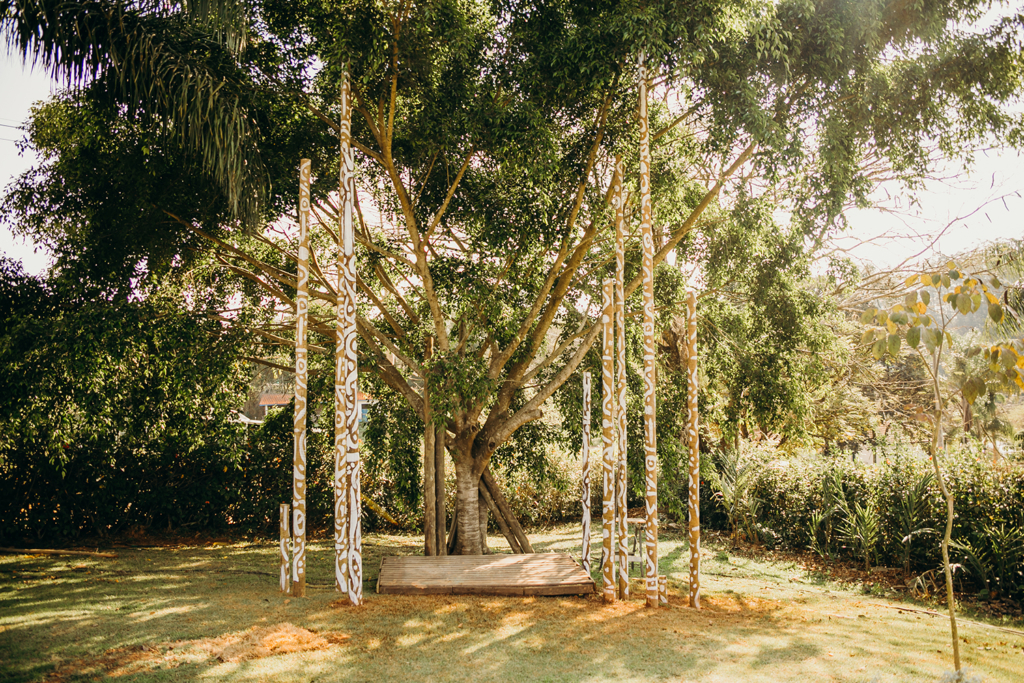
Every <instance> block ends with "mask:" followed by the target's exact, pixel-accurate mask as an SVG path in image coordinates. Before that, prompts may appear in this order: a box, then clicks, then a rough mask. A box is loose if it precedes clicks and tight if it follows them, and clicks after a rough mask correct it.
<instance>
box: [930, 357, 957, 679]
mask: <svg viewBox="0 0 1024 683" xmlns="http://www.w3.org/2000/svg"><path fill="white" fill-rule="evenodd" d="M941 353H942V351H941V348H940V349H939V350H938V354H941ZM940 358H941V356H940V355H936V357H935V365H934V367H933V368H932V388H933V390H934V392H935V433H934V437H933V439H932V444H933V447H932V467H933V468H934V469H935V479H936V480H937V481H938V482H939V490H940V491H941V492H942V497H943V499H945V501H946V530H945V533H944V534H943V535H942V569H943V571H944V573H945V575H946V605H947V607H948V608H949V630H950V636H951V638H952V642H953V666H954V668H955V669H956V672H957V675H958V676H959V675H960V673H961V672H960V636H959V635H958V634H957V628H956V601H955V600H954V596H953V570H952V568H951V567H950V564H949V542H950V539H951V538H952V535H953V494H952V493H950V491H949V489H948V488H947V487H946V480H945V479H944V478H943V476H942V468H941V467H939V454H940V453H941V452H942V451H943V450H945V447H946V444H945V436H944V435H943V433H942V395H941V393H940V391H939V359H940Z"/></svg>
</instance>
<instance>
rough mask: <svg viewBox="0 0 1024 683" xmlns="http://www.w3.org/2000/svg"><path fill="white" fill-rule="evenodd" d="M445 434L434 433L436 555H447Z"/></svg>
mask: <svg viewBox="0 0 1024 683" xmlns="http://www.w3.org/2000/svg"><path fill="white" fill-rule="evenodd" d="M446 436H447V432H446V430H445V428H444V427H438V428H437V429H436V430H435V432H434V511H435V512H434V518H435V519H436V522H437V523H436V527H435V529H436V530H435V533H436V534H437V542H436V543H437V554H438V555H447V554H448V544H447V543H446V540H447V536H448V506H447V501H446V500H445V498H446V493H445V471H444V470H445V466H444V449H445V437H446Z"/></svg>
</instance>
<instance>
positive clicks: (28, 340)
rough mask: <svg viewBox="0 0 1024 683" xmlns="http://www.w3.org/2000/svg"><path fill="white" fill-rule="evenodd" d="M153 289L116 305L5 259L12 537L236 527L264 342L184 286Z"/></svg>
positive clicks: (5, 481) (1, 284) (2, 439)
mask: <svg viewBox="0 0 1024 683" xmlns="http://www.w3.org/2000/svg"><path fill="white" fill-rule="evenodd" d="M149 294H150V296H147V297H146V298H144V299H141V300H135V301H124V300H119V299H118V300H113V301H112V300H110V299H109V298H107V297H106V296H105V294H104V293H103V292H96V291H90V290H88V289H85V290H83V289H82V288H81V286H80V285H79V284H78V283H75V282H71V283H69V282H67V281H64V280H61V279H59V278H53V279H50V280H46V281H43V280H39V279H37V278H34V277H30V276H26V275H25V274H24V273H23V272H21V271H20V268H19V267H17V266H16V265H15V264H13V262H11V261H10V260H8V259H6V258H5V259H2V260H0V322H2V325H0V384H2V385H3V387H4V390H3V391H2V392H0V501H2V502H0V522H2V525H0V526H2V528H3V532H2V535H3V537H4V538H8V539H11V540H15V542H22V541H24V540H27V539H39V538H47V539H58V540H65V539H69V538H73V537H76V536H78V535H80V534H99V535H103V534H106V533H110V532H115V531H118V530H123V529H125V528H127V527H129V526H132V525H144V526H149V525H160V526H164V525H165V526H167V527H172V526H173V527H177V526H179V525H186V524H189V525H200V526H206V525H213V524H223V523H225V522H226V519H225V517H226V514H225V511H226V509H227V508H229V507H230V506H231V505H232V504H233V503H234V502H236V498H235V496H236V495H237V492H236V491H235V490H234V489H233V488H232V487H231V486H228V481H229V480H230V479H231V478H232V477H233V475H234V474H235V471H236V470H237V469H241V467H242V463H243V462H244V461H245V457H243V451H244V446H245V435H244V429H245V428H244V427H243V426H242V425H240V424H238V423H237V422H236V421H234V420H233V413H234V411H233V408H234V406H235V405H236V402H237V399H238V396H239V394H240V392H242V391H244V388H245V387H246V386H247V382H248V371H247V369H246V367H245V363H243V362H242V361H241V359H240V356H241V355H243V354H246V353H251V351H250V349H251V347H252V342H251V340H249V339H248V338H247V336H246V335H245V334H244V333H243V332H242V330H240V329H233V328H231V327H225V326H223V325H221V324H220V323H218V322H216V321H214V320H211V319H210V318H209V317H208V316H206V315H205V314H204V312H203V311H202V309H201V307H198V306H197V307H196V308H195V309H193V310H189V309H187V308H185V307H183V306H182V303H181V299H182V297H181V293H180V291H177V290H174V289H173V288H168V290H164V291H158V292H150V293H149Z"/></svg>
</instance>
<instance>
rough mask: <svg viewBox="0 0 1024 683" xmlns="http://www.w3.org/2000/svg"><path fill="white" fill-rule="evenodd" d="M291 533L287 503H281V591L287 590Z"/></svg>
mask: <svg viewBox="0 0 1024 683" xmlns="http://www.w3.org/2000/svg"><path fill="white" fill-rule="evenodd" d="M290 540H291V533H290V532H289V530H288V503H281V592H282V593H287V592H288V588H289V586H288V579H289V578H290V574H289V572H288V541H290Z"/></svg>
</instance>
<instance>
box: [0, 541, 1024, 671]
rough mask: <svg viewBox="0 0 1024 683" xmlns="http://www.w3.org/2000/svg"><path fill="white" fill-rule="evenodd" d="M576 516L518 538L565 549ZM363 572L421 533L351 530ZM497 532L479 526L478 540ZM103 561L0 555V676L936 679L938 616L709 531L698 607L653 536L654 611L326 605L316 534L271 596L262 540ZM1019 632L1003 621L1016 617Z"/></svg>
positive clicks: (326, 557) (985, 646)
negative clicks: (737, 546)
mask: <svg viewBox="0 0 1024 683" xmlns="http://www.w3.org/2000/svg"><path fill="white" fill-rule="evenodd" d="M576 533H577V531H576V529H574V528H572V527H561V528H556V529H551V530H546V531H538V532H536V533H531V538H532V540H533V542H534V544H535V546H536V547H537V548H538V550H541V551H550V550H559V551H566V552H574V551H575V552H578V547H579V542H578V540H577V539H576ZM366 541H367V542H366V546H365V551H366V552H365V556H364V557H365V565H366V567H367V574H368V578H370V579H373V578H375V576H376V571H377V567H378V566H379V561H380V558H381V557H382V556H384V555H386V554H411V553H416V552H418V550H419V547H420V542H421V541H420V539H419V538H416V537H410V536H381V535H372V536H369V537H368V538H367V539H366ZM499 546H500V544H499V543H498V542H496V541H495V540H494V539H492V547H499ZM119 552H120V557H119V558H118V559H117V560H99V559H97V560H92V559H90V560H88V561H85V562H83V561H81V560H80V559H76V560H75V561H73V562H68V561H64V560H63V559H61V558H43V557H31V558H26V557H6V558H0V680H4V681H28V680H47V681H51V682H53V683H57V682H59V683H64V682H65V681H76V680H91V679H93V678H96V677H100V676H103V677H111V678H113V677H116V678H119V679H121V680H126V681H136V680H138V681H179V680H181V681H184V680H197V679H201V680H203V681H225V682H229V681H230V682H243V681H269V680H282V681H284V680H287V681H311V680H314V679H326V680H339V681H345V680H358V681H368V680H372V681H383V682H384V683H393V682H397V681H428V680H429V681H466V680H473V681H499V680H500V681H503V682H504V681H611V680H615V681H652V680H654V681H661V680H665V681H701V682H702V683H711V682H715V681H765V682H769V681H770V682H771V683H783V682H786V681H794V682H795V681H809V680H813V681H850V682H861V681H864V682H866V681H879V682H883V681H885V682H887V681H917V680H922V681H937V680H938V679H939V677H940V676H941V674H942V673H943V672H944V671H947V670H948V669H950V668H951V664H950V655H949V643H948V623H947V622H946V621H945V620H944V619H943V618H939V617H933V616H929V615H927V614H922V613H917V612H911V611H909V610H910V609H915V608H916V607H914V606H912V605H910V604H908V603H903V602H899V601H898V600H896V599H894V598H892V597H890V598H888V599H885V598H878V597H870V596H866V595H864V594H863V593H862V592H858V591H854V590H844V589H842V588H839V587H837V586H835V585H833V584H827V583H823V582H822V581H821V579H820V577H819V576H817V575H813V574H810V573H808V572H806V571H804V570H802V569H801V568H800V567H799V566H798V565H797V564H796V563H794V562H792V561H785V560H784V561H781V562H769V561H764V560H760V559H758V558H754V557H737V556H734V555H730V554H729V553H728V552H727V551H726V550H725V549H724V548H722V547H716V546H715V545H714V544H713V543H709V544H708V545H707V546H706V548H705V556H704V584H703V601H702V602H703V609H702V610H700V611H697V610H693V609H690V608H689V607H687V606H686V595H687V589H688V586H687V583H686V581H687V571H686V563H687V561H688V553H687V551H686V543H685V539H683V537H682V536H681V535H673V534H671V533H667V534H664V535H663V536H662V539H661V557H662V571H663V572H664V573H667V574H668V575H669V576H670V605H669V607H668V608H665V609H655V610H650V609H646V608H645V607H644V606H643V603H642V595H641V590H642V589H641V587H640V584H639V581H636V580H634V582H633V591H634V596H635V599H633V600H630V601H626V602H619V603H615V604H612V605H605V604H603V603H602V602H601V600H600V597H599V596H597V595H593V596H589V597H555V598H545V597H527V598H507V597H487V596H422V597H420V596H380V595H377V594H375V593H374V592H373V584H372V583H369V584H367V593H366V598H367V599H366V602H365V604H364V605H362V606H360V607H356V608H352V607H343V606H340V605H339V604H338V603H337V601H336V598H337V594H336V593H334V591H333V590H331V588H330V584H331V574H330V571H331V550H330V547H329V545H328V544H326V543H315V544H313V546H312V547H311V551H310V556H309V567H310V569H309V574H310V575H309V581H310V584H311V586H310V590H309V597H308V598H306V599H303V600H295V599H290V598H288V597H286V596H283V595H281V594H280V593H279V592H278V591H277V578H276V562H277V559H276V558H277V556H276V546H275V545H273V544H269V543H268V544H260V545H247V544H216V545H213V544H211V545H209V546H205V547H181V548H147V549H123V550H120V551H119ZM1017 628H1019V626H1017ZM961 631H962V635H963V640H964V643H963V652H964V658H965V661H966V662H967V664H968V665H969V666H970V667H971V668H972V669H973V670H974V671H975V672H977V673H980V674H982V675H983V676H984V679H985V680H986V681H1014V680H1020V675H1019V671H1021V670H1024V636H1021V635H1017V634H1011V633H1006V632H1003V631H998V630H996V629H994V628H991V627H988V626H985V625H982V624H977V623H965V624H963V625H962V626H961Z"/></svg>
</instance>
